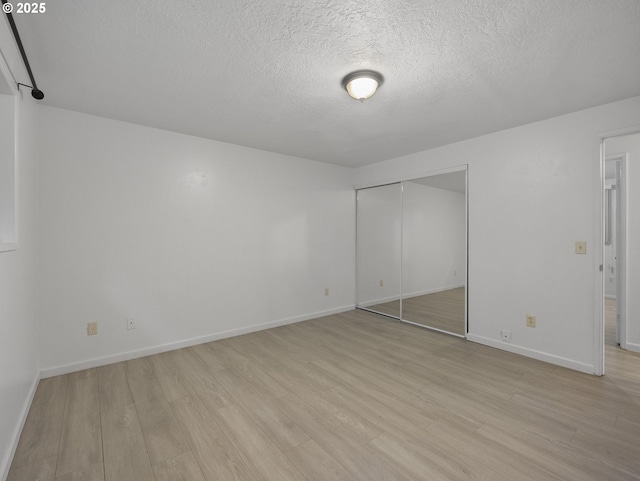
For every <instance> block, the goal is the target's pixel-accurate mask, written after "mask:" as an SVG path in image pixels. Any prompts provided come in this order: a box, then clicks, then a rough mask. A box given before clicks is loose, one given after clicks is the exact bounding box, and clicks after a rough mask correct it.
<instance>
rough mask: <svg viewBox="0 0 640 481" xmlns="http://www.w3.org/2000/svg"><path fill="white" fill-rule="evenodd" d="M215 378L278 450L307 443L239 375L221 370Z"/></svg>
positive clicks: (283, 416) (301, 432) (302, 435)
mask: <svg viewBox="0 0 640 481" xmlns="http://www.w3.org/2000/svg"><path fill="white" fill-rule="evenodd" d="M215 377H216V378H217V379H218V380H219V381H220V384H222V385H223V386H224V387H225V389H226V390H227V392H229V393H230V394H231V395H232V396H233V397H234V399H236V401H237V403H238V404H239V405H241V406H242V407H243V408H244V409H245V411H246V412H247V413H248V414H249V415H250V416H251V417H252V418H253V420H254V421H255V422H256V423H257V424H258V425H259V426H260V427H261V428H262V430H263V431H264V432H265V433H266V434H267V435H268V436H269V438H270V439H271V441H272V442H273V443H274V444H275V445H276V446H278V447H279V448H280V449H282V451H288V450H290V449H292V448H294V447H296V446H298V445H299V444H301V443H303V442H305V441H308V440H309V436H308V435H307V434H306V433H305V432H304V431H302V430H301V429H300V428H299V427H298V426H297V425H296V424H295V423H294V422H293V421H292V420H291V419H290V418H289V417H288V416H287V415H286V414H285V413H283V412H282V411H280V410H279V409H277V408H276V407H275V406H273V404H272V403H271V402H270V401H269V399H265V398H263V397H262V396H261V395H260V393H259V392H258V391H257V389H255V388H254V387H253V386H252V385H251V384H250V383H249V382H248V381H246V380H245V379H244V378H242V376H240V375H238V374H235V373H233V372H231V371H230V370H224V371H218V372H216V373H215Z"/></svg>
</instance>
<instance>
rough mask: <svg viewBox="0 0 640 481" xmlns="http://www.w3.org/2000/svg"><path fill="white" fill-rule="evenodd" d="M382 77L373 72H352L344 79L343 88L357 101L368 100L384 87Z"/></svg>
mask: <svg viewBox="0 0 640 481" xmlns="http://www.w3.org/2000/svg"><path fill="white" fill-rule="evenodd" d="M382 81H383V78H382V75H380V74H379V73H378V72H374V71H373V70H359V71H357V72H352V73H350V74H349V75H347V76H346V77H345V78H343V79H342V86H343V87H344V88H345V89H346V91H347V93H348V94H349V95H350V96H351V97H352V98H354V99H356V100H360V101H363V100H366V99H368V98H369V97H371V96H372V95H373V94H375V93H376V90H378V88H379V87H380V86H381V85H382Z"/></svg>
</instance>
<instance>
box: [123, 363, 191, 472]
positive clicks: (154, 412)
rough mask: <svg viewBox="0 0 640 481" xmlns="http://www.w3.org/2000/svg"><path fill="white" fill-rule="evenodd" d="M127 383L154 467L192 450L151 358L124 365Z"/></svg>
mask: <svg viewBox="0 0 640 481" xmlns="http://www.w3.org/2000/svg"><path fill="white" fill-rule="evenodd" d="M125 370H126V373H127V380H128V381H129V387H130V389H131V394H132V396H133V399H134V403H135V405H136V412H137V413H138V419H139V421H140V427H141V429H142V434H143V436H144V441H145V445H146V446H147V452H148V453H149V460H150V462H151V464H152V465H155V464H158V463H161V462H164V461H167V460H169V459H173V458H176V457H177V456H179V455H180V454H182V453H184V452H186V451H188V450H189V446H188V444H187V441H186V440H185V438H184V436H183V434H182V430H181V429H180V426H179V424H178V422H177V420H176V419H175V417H174V416H173V413H172V412H171V408H170V407H169V403H168V401H167V398H166V397H165V395H164V392H163V390H162V387H161V386H160V383H159V382H158V379H157V377H156V374H155V371H154V370H153V367H152V366H151V363H150V362H149V360H148V358H142V359H135V360H132V361H127V362H126V363H125Z"/></svg>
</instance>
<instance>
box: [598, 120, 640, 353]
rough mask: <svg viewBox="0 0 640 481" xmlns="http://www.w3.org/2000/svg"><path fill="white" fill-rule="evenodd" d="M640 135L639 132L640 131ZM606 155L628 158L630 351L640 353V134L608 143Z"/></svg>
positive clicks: (628, 327)
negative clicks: (639, 294) (639, 220)
mask: <svg viewBox="0 0 640 481" xmlns="http://www.w3.org/2000/svg"><path fill="white" fill-rule="evenodd" d="M638 130H639V131H640V128H639V129H638ZM605 149H606V153H607V155H610V154H621V153H627V154H628V161H627V172H626V177H627V179H626V182H627V185H626V187H627V216H626V217H627V218H626V225H627V262H626V268H627V296H626V302H627V348H628V349H630V350H634V351H640V298H639V297H638V295H637V293H638V292H640V222H638V219H640V133H637V134H633V135H625V136H622V137H615V138H612V139H608V140H607V141H606V142H605Z"/></svg>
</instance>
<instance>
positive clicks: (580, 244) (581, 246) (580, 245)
mask: <svg viewBox="0 0 640 481" xmlns="http://www.w3.org/2000/svg"><path fill="white" fill-rule="evenodd" d="M586 253H587V241H576V254H586Z"/></svg>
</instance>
